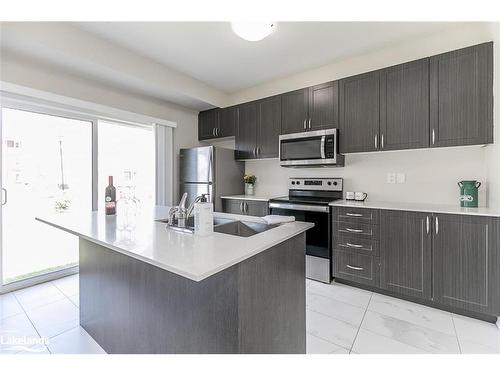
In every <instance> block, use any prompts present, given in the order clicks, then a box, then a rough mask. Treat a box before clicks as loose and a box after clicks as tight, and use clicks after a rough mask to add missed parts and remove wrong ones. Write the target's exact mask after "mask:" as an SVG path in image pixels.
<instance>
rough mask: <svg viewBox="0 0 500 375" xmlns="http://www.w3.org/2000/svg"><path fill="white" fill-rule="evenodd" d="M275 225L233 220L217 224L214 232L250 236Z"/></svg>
mask: <svg viewBox="0 0 500 375" xmlns="http://www.w3.org/2000/svg"><path fill="white" fill-rule="evenodd" d="M275 227H276V225H269V224H264V223H253V222H251V221H231V222H229V223H226V224H219V225H215V226H214V232H218V233H224V234H230V235H233V236H239V237H250V236H253V235H255V234H257V233H262V232H265V231H266V230H269V229H272V228H275Z"/></svg>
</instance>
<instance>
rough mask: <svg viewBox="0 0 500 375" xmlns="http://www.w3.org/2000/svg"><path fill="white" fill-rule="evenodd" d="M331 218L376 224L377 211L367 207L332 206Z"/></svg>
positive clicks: (377, 219)
mask: <svg viewBox="0 0 500 375" xmlns="http://www.w3.org/2000/svg"><path fill="white" fill-rule="evenodd" d="M333 220H336V221H344V222H348V223H352V222H354V223H364V224H378V221H379V212H378V210H372V209H369V208H357V207H333Z"/></svg>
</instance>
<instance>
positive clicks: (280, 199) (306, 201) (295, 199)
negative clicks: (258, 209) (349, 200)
mask: <svg viewBox="0 0 500 375" xmlns="http://www.w3.org/2000/svg"><path fill="white" fill-rule="evenodd" d="M337 200H342V198H337V199H335V198H330V199H325V198H323V199H322V198H305V197H300V198H299V197H290V196H283V197H278V198H273V199H271V202H287V203H297V204H315V205H318V206H328V204H329V203H330V202H334V201H337Z"/></svg>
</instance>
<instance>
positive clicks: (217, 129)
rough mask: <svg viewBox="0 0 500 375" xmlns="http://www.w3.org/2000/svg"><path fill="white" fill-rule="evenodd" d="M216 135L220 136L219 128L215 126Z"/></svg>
mask: <svg viewBox="0 0 500 375" xmlns="http://www.w3.org/2000/svg"><path fill="white" fill-rule="evenodd" d="M215 136H216V137H218V136H219V128H215Z"/></svg>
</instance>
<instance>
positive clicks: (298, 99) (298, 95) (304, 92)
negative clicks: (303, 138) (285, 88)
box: [281, 88, 309, 134]
mask: <svg viewBox="0 0 500 375" xmlns="http://www.w3.org/2000/svg"><path fill="white" fill-rule="evenodd" d="M281 100H282V107H281V111H282V112H281V134H291V133H300V132H305V131H306V130H307V121H308V116H309V113H308V102H309V89H307V88H306V89H301V90H296V91H292V92H287V93H286V94H283V95H281Z"/></svg>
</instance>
